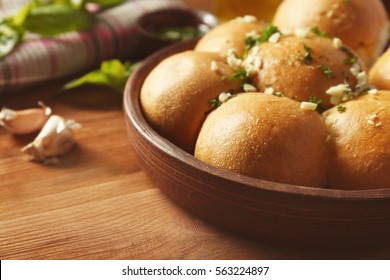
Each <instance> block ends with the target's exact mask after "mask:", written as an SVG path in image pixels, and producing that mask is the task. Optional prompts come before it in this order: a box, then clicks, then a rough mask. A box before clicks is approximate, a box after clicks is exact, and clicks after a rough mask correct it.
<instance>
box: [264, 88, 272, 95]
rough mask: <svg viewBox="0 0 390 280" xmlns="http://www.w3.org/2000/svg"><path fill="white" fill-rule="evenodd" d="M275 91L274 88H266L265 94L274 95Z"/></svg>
mask: <svg viewBox="0 0 390 280" xmlns="http://www.w3.org/2000/svg"><path fill="white" fill-rule="evenodd" d="M274 92H275V90H274V89H273V88H272V87H266V88H265V90H264V93H265V94H274Z"/></svg>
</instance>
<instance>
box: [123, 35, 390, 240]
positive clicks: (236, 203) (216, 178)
mask: <svg viewBox="0 0 390 280" xmlns="http://www.w3.org/2000/svg"><path fill="white" fill-rule="evenodd" d="M194 44H195V43H194V42H184V43H180V44H176V45H173V46H170V47H168V48H166V49H163V50H161V51H159V52H158V53H156V54H154V55H152V56H151V57H149V58H148V59H147V60H146V61H145V62H144V63H143V64H142V66H140V67H139V68H138V70H136V71H135V73H134V74H133V75H132V76H131V78H130V79H129V81H128V83H127V87H126V89H125V93H124V106H125V114H126V116H125V117H126V121H127V128H128V132H129V137H130V141H131V143H132V146H133V147H134V150H135V152H136V153H137V155H138V158H139V162H140V163H141V164H142V166H143V168H144V170H145V172H146V174H147V175H148V176H149V177H150V179H151V180H152V181H153V183H154V184H155V185H156V186H157V187H158V188H160V189H161V191H162V192H164V193H165V194H166V195H167V196H168V197H169V198H171V199H172V200H173V201H175V202H176V203H177V204H178V205H180V206H182V207H183V208H185V209H186V210H188V211H189V212H191V213H193V214H195V215H197V216H198V217H200V218H202V219H204V220H206V221H209V222H211V223H213V224H216V225H219V226H221V227H223V228H225V229H229V230H232V231H235V232H238V233H241V234H244V235H247V236H251V237H254V238H257V239H261V240H267V241H275V242H279V243H282V244H290V245H298V246H305V245H307V246H313V245H315V246H321V247H322V246H327V247H329V246H359V247H360V246H374V245H384V244H385V243H386V244H389V243H390V189H378V190H364V191H342V190H331V189H317V188H310V187H304V186H296V185H288V184H280V183H275V182H269V181H263V180H259V179H254V178H250V177H247V176H241V175H238V174H235V173H233V172H229V171H225V170H222V169H219V168H215V167H213V166H210V165H208V164H205V163H203V162H201V161H199V160H197V159H196V158H195V157H194V156H192V155H191V154H188V153H186V152H184V151H183V150H181V149H180V148H178V147H177V146H175V145H173V144H172V143H170V142H169V141H167V140H166V139H164V138H162V137H161V136H160V135H159V134H158V133H156V131H154V130H153V129H152V128H151V127H150V126H149V124H148V123H147V121H146V120H145V118H144V116H143V115H142V110H141V107H140V103H139V95H140V88H141V86H142V83H143V81H144V79H145V77H146V76H147V75H148V73H149V72H150V71H151V70H152V69H153V67H155V66H156V65H157V64H158V63H159V62H160V61H161V60H163V59H164V58H166V57H168V56H170V55H172V54H174V53H177V52H181V51H184V50H188V49H191V48H193V47H194ZM161 218H162V219H163V217H161Z"/></svg>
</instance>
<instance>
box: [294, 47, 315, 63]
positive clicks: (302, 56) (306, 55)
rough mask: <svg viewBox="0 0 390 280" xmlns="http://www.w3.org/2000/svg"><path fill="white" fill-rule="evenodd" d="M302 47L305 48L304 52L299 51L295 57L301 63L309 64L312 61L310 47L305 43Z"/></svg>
mask: <svg viewBox="0 0 390 280" xmlns="http://www.w3.org/2000/svg"><path fill="white" fill-rule="evenodd" d="M303 48H304V49H305V53H303V54H302V53H299V54H298V56H297V57H298V59H299V60H300V61H301V63H302V64H305V65H311V63H312V62H313V57H312V55H311V48H310V47H309V46H307V45H306V44H303Z"/></svg>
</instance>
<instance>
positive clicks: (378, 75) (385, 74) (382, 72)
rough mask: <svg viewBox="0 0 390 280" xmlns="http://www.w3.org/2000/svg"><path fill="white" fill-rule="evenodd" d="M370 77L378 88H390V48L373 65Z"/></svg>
mask: <svg viewBox="0 0 390 280" xmlns="http://www.w3.org/2000/svg"><path fill="white" fill-rule="evenodd" d="M369 77H370V82H371V83H372V84H373V85H374V86H375V87H377V88H378V89H382V90H390V48H389V49H387V51H386V52H385V53H384V54H382V55H381V56H380V57H379V59H378V60H377V61H376V62H375V64H374V65H373V66H372V67H371V69H370V72H369Z"/></svg>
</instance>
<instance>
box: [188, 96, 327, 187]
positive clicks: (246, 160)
mask: <svg viewBox="0 0 390 280" xmlns="http://www.w3.org/2000/svg"><path fill="white" fill-rule="evenodd" d="M326 138H327V133H326V129H325V125H324V123H323V121H322V118H321V116H320V114H318V113H317V112H314V111H307V110H302V109H300V103H298V102H295V101H293V100H291V99H288V98H285V97H276V96H272V95H267V94H263V93H241V94H238V95H237V96H236V97H234V98H231V99H230V100H228V101H227V102H225V103H223V104H222V105H221V106H220V107H218V108H217V109H216V110H214V111H213V112H211V113H210V114H209V115H208V117H207V119H206V121H205V122H204V124H203V126H202V129H201V131H200V133H199V137H198V140H197V142H196V148H195V157H197V158H198V159H200V160H202V161H204V162H206V163H208V164H211V165H214V166H217V167H220V168H223V169H226V170H230V171H233V172H237V173H240V174H244V175H247V176H251V177H255V178H260V179H264V180H270V181H275V182H281V183H288V184H298V185H303V186H311V187H325V186H326V180H327V179H326V178H327V167H328V155H327V144H326Z"/></svg>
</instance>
